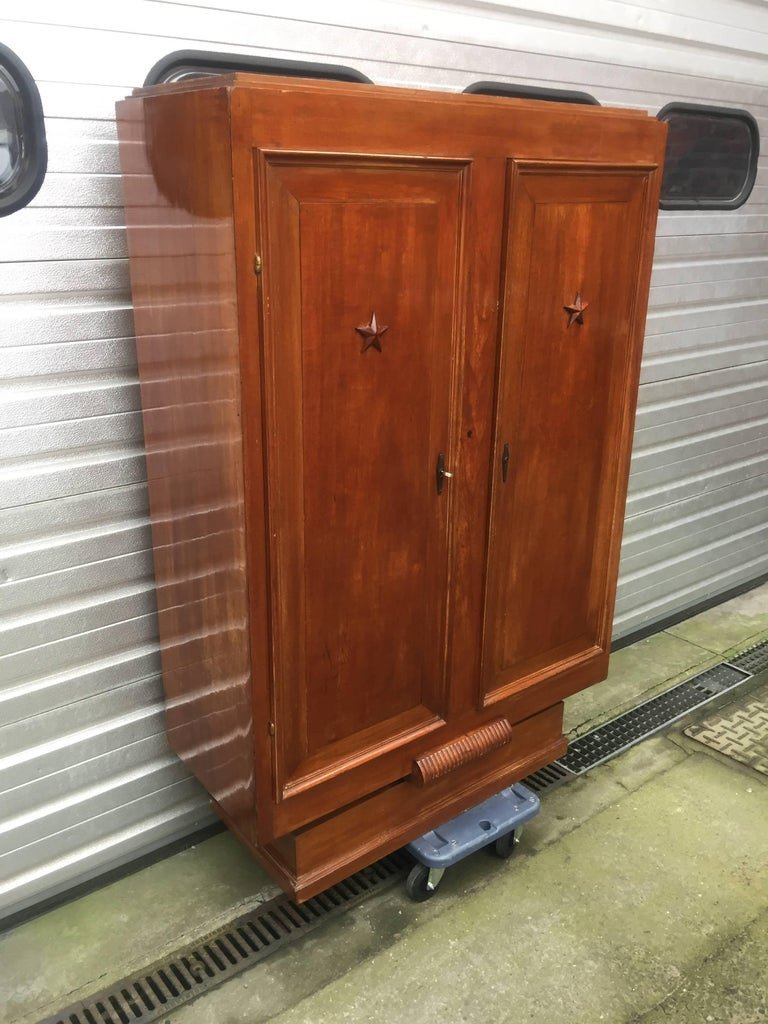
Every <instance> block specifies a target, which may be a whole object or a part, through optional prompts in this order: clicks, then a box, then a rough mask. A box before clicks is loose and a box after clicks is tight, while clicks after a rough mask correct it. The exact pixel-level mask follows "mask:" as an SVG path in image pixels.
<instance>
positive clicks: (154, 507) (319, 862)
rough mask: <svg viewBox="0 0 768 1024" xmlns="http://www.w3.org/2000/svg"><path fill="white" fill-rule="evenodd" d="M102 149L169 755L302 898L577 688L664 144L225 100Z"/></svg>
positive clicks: (482, 789) (583, 124) (554, 725)
mask: <svg viewBox="0 0 768 1024" xmlns="http://www.w3.org/2000/svg"><path fill="white" fill-rule="evenodd" d="M118 124H119V131H120V139H121V158H122V162H123V171H124V185H125V200H126V215H127V219H128V227H129V246H130V256H131V277H132V286H133V295H134V307H135V318H136V333H137V347H138V357H139V369H140V379H141V390H142V405H143V410H144V426H145V440H146V449H147V474H148V479H149V499H150V507H151V514H152V524H153V526H152V529H153V544H154V549H155V570H156V578H157V591H158V616H159V623H160V638H161V648H162V660H163V677H164V685H165V690H166V696H167V721H168V731H169V736H170V739H171V743H172V745H173V746H174V748H175V749H176V750H177V751H178V753H179V754H180V755H181V757H182V758H184V760H185V761H186V762H187V763H188V764H189V765H190V766H191V768H192V769H193V770H194V771H195V773H196V774H197V776H198V777H199V778H200V779H201V781H202V782H203V784H204V785H205V786H206V787H207V789H208V791H209V792H210V794H211V796H212V799H213V800H214V803H215V806H216V808H217V810H218V812H219V814H221V816H222V817H223V818H224V820H225V821H226V822H227V823H228V824H229V825H230V827H232V828H233V829H234V830H235V831H236V832H237V834H238V835H239V836H240V837H241V838H242V839H243V841H244V842H245V843H246V844H247V845H248V846H249V847H250V848H251V849H252V851H253V852H254V853H255V854H256V856H257V857H259V858H260V859H261V860H262V862H263V863H265V864H266V866H267V867H268V868H269V869H270V870H271V871H272V872H273V874H274V875H275V876H276V877H277V878H278V879H279V881H280V882H281V883H282V884H283V885H285V886H286V887H287V888H290V889H291V890H293V891H294V892H295V893H296V894H297V895H298V896H299V898H306V897H308V896H310V895H312V894H313V893H315V892H317V891H319V890H320V889H322V888H324V887H325V886H327V885H328V884H330V883H332V882H333V881H336V880H338V879H339V878H341V877H343V876H344V875H345V874H347V873H349V872H350V871H352V870H354V869H356V868H357V867H359V866H361V865H362V864H364V863H366V862H368V861H371V860H373V859H375V858H376V857H377V856H380V855H382V854H383V853H385V852H388V851H391V850H392V849H395V848H396V847H398V846H400V845H402V844H403V843H405V842H407V841H408V840H409V839H411V838H413V837H415V836H416V835H418V834H420V833H421V832H423V831H425V829H427V828H430V827H432V826H434V825H436V824H438V823H439V822H440V821H441V820H444V819H446V818H448V817H450V816H452V815H454V814H456V813H458V812H459V811H461V810H463V809H465V808H466V807H467V806H469V805H471V804H472V803H474V802H476V801H477V800H479V799H482V798H484V797H485V796H487V795H489V794H491V793H493V792H494V791H496V790H498V789H500V788H502V787H503V786H504V785H505V784H507V783H509V782H511V781H513V780H516V779H519V778H521V777H523V776H524V775H526V774H527V773H528V772H530V771H532V770H534V769H535V768H537V767H540V766H542V765H544V764H546V763H548V762H549V761H551V760H552V759H553V758H555V757H557V756H558V755H560V754H562V752H563V751H564V750H565V746H566V744H565V740H564V738H563V736H562V703H561V702H562V700H563V698H564V697H566V696H567V695H568V694H571V693H573V692H575V691H576V690H578V689H579V688H581V687H584V686H587V685H589V684H591V683H594V682H597V681H598V680H600V679H602V678H603V677H604V676H605V673H606V670H607V663H608V648H609V642H610V632H611V616H612V609H613V600H614V592H615V586H616V574H617V564H618V554H619V542H620V537H621V527H622V521H623V512H624V500H625V492H626V482H627V473H628V464H629V455H630V448H631V438H632V425H633V417H634V407H635V397H636V390H637V381H638V373H639V362H640V349H641V343H642V334H643V323H644V317H645V307H646V298H647V289H648V279H649V273H650V264H651V255H652V249H653V232H654V225H655V216H656V207H657V201H658V188H659V168H660V164H661V160H662V153H663V142H664V130H665V129H664V126H663V125H661V124H660V123H658V122H656V121H655V120H653V119H651V118H649V117H646V116H645V115H644V114H640V113H637V112H628V111H612V110H607V109H596V108H592V107H585V108H578V107H573V106H565V105H560V104H544V103H532V102H527V101H526V102H524V101H510V100H501V99H494V98H488V97H480V96H462V95H448V94H440V93H431V92H417V91H412V90H400V89H384V88H376V87H368V86H349V85H340V84H331V83H317V82H307V81H299V80H294V81H291V80H285V79H269V78H258V77H249V76H240V75H235V76H231V77H227V78H217V79H209V80H199V81H197V82H195V81H193V82H189V83H186V84H183V85H177V86H167V87H158V88H156V89H149V90H143V91H138V92H137V93H136V94H135V95H134V96H133V97H132V98H130V99H128V100H126V101H124V102H123V103H121V104H119V105H118Z"/></svg>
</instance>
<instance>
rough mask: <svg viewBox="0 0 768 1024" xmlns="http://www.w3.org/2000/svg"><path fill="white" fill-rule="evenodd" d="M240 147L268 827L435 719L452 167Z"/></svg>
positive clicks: (381, 771) (452, 336) (359, 777)
mask: <svg viewBox="0 0 768 1024" xmlns="http://www.w3.org/2000/svg"><path fill="white" fill-rule="evenodd" d="M254 160H255V162H256V167H255V171H256V181H257V193H258V195H257V204H258V212H259V235H260V238H259V250H260V255H261V257H262V268H263V269H262V273H261V276H260V281H261V309H262V339H261V345H262V349H261V359H262V373H263V380H264V429H265V449H266V462H267V470H266V477H267V507H268V530H269V547H270V573H271V580H270V584H271V586H270V589H271V598H270V600H271V606H270V612H271V626H272V666H271V673H272V712H273V716H274V722H275V735H274V740H273V744H274V746H273V764H274V799H275V801H276V803H277V804H278V805H282V809H283V814H282V822H283V827H284V828H285V827H286V826H288V825H291V826H292V827H293V826H294V825H295V824H297V823H300V822H301V821H302V820H307V818H308V816H310V815H311V813H312V812H311V808H315V809H317V808H333V807H338V806H342V805H343V804H346V803H349V802H351V801H352V800H355V799H358V798H359V797H361V796H363V795H365V794H366V793H368V792H371V791H373V790H374V789H378V788H380V787H381V786H383V785H386V784H388V783H389V782H391V781H394V779H396V778H398V777H401V776H402V774H403V772H404V769H405V770H407V769H406V765H408V766H410V763H411V760H412V758H413V756H414V755H417V754H418V753H419V752H420V751H421V750H422V749H426V748H427V747H432V746H434V745H435V744H436V743H439V742H440V739H439V734H440V731H441V729H442V728H443V726H444V725H445V721H446V717H447V716H446V707H447V701H448V685H449V684H448V680H447V678H446V620H447V615H448V607H447V594H448V579H449V546H450V545H449V524H450V520H451V515H450V507H451V501H452V488H451V481H450V478H446V479H445V483H444V486H442V488H441V491H442V493H439V490H440V488H438V486H437V483H438V481H437V475H436V471H437V466H438V459H439V457H440V456H441V455H442V458H443V460H444V464H445V468H446V469H447V470H448V472H449V473H450V469H451V465H452V458H453V452H454V450H455V446H456V437H455V435H456V424H455V419H456V415H457V412H456V410H457V409H458V400H457V390H458V383H457V375H458V370H457V368H458V366H459V363H460V357H461V351H460V350H461V320H462V314H461V305H462V302H461V295H460V289H459V284H458V282H459V267H460V261H461V250H462V244H463V241H462V240H463V226H462V225H463V221H464V205H465V196H466V178H467V170H468V168H467V163H466V161H461V160H435V159H424V158H413V157H396V156H381V157H378V156H365V155H355V154H350V153H344V154H328V153H306V152H304V153H285V152H269V151H264V150H257V151H255V153H254ZM399 752H402V754H403V757H402V758H401V757H399V756H398V753H399ZM406 755H407V756H406ZM292 809H295V813H293V810H292Z"/></svg>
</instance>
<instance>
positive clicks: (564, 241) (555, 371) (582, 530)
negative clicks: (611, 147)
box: [481, 161, 653, 705]
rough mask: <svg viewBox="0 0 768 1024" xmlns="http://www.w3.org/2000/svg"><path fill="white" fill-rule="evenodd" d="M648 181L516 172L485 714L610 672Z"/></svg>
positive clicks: (633, 171)
mask: <svg viewBox="0 0 768 1024" xmlns="http://www.w3.org/2000/svg"><path fill="white" fill-rule="evenodd" d="M651 173H652V168H644V167H620V166H602V165H601V166H596V165H590V164H581V165H574V164H554V163H552V164H542V163H537V164H532V163H518V162H513V161H510V164H509V182H508V197H509V202H508V219H507V225H506V230H507V238H506V247H505V263H504V270H503V277H502V302H503V318H502V328H501V336H500V343H499V362H498V371H497V373H498V377H497V397H496V411H495V439H494V449H493V462H492V499H491V509H490V526H489V547H488V565H487V572H486V596H485V601H486V604H485V628H484V639H483V671H482V688H483V693H482V697H481V704H483V703H484V704H486V705H487V704H491V703H494V702H495V701H498V700H503V699H504V698H506V697H509V696H510V695H512V694H514V693H516V692H518V691H521V690H523V689H525V688H528V687H531V686H537V685H546V684H547V682H549V681H552V680H553V679H554V678H556V677H563V676H566V675H568V674H570V675H571V676H572V677H574V678H577V680H578V685H577V686H573V689H576V688H578V686H580V685H588V684H590V683H592V682H596V681H597V679H598V678H601V676H602V674H603V670H604V666H605V653H606V651H607V648H608V645H609V642H610V631H611V619H612V612H613V602H614V596H615V585H616V573H617V564H618V546H619V543H620V539H621V528H622V523H623V515H624V503H625V496H626V480H627V473H628V461H629V455H630V447H631V431H632V425H633V420H634V410H635V396H636V390H637V378H638V373H639V357H640V348H641V344H642V328H643V320H644V313H645V304H644V303H645V290H646V284H647V275H648V267H647V263H648V258H649V254H650V253H649V247H648V246H647V245H646V235H647V231H648V230H652V221H653V218H652V217H651V213H650V209H649V205H648V195H649V193H648V189H649V183H650V175H651ZM590 665H592V666H594V668H595V670H596V671H595V672H594V673H592V675H590ZM553 696H554V691H553ZM555 699H557V698H555Z"/></svg>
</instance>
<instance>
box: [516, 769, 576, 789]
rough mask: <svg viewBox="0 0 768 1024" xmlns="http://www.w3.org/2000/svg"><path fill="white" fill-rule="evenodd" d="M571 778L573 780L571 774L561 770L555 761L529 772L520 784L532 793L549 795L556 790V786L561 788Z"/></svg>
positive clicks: (566, 770)
mask: <svg viewBox="0 0 768 1024" xmlns="http://www.w3.org/2000/svg"><path fill="white" fill-rule="evenodd" d="M571 778H573V772H570V771H568V769H567V768H563V766H562V765H560V764H558V763H557V761H553V762H552V763H551V764H546V765H544V767H543V768H539V770H538V771H536V772H531V774H530V775H527V776H526V777H525V778H524V779H523V780H522V783H523V785H524V786H527V787H528V789H532V790H533V792H534V793H537V794H538V795H541V794H542V793H549V792H551V791H552V790H553V789H557V787H558V786H562V784H563V783H564V782H567V781H568V779H571Z"/></svg>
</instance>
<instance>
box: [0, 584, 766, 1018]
mask: <svg viewBox="0 0 768 1024" xmlns="http://www.w3.org/2000/svg"><path fill="white" fill-rule="evenodd" d="M765 638H768V586H764V587H761V588H759V589H757V590H754V591H752V592H751V593H749V594H746V595H743V596H742V597H739V598H736V599H735V600H733V601H731V602H728V603H727V604H725V605H721V606H719V607H718V608H716V609H712V610H710V611H708V612H705V613H703V614H702V615H700V616H696V617H695V618H693V619H689V620H688V621H687V622H685V623H683V624H681V625H679V626H676V627H674V628H673V629H670V630H667V631H665V632H664V633H660V634H657V635H656V636H654V637H651V638H649V639H648V640H645V641H641V642H640V643H639V644H636V645H634V646H633V647H631V648H627V649H625V650H623V651H620V652H618V653H617V654H616V655H615V656H614V658H613V660H612V668H611V675H610V677H609V680H607V681H606V682H605V683H601V684H599V685H598V686H596V687H593V688H591V690H588V691H585V692H584V693H583V694H580V695H578V696H577V697H575V698H572V699H571V700H570V701H569V702H568V705H567V721H568V728H569V730H570V731H571V732H572V734H574V735H576V734H580V733H582V732H584V731H586V730H587V729H588V728H592V727H593V726H594V724H596V723H597V722H600V721H603V720H605V719H607V718H611V717H613V716H614V715H615V714H617V713H619V712H620V711H622V710H625V709H626V708H627V707H631V706H632V705H634V704H636V703H637V702H638V700H639V699H641V698H643V697H645V696H647V695H650V694H652V693H654V692H657V691H660V690H662V689H665V688H667V687H668V686H669V685H671V684H672V683H674V682H676V681H677V680H678V679H681V678H685V677H686V676H690V675H694V674H696V673H697V672H699V671H702V670H703V669H704V668H706V667H707V666H708V665H710V664H713V663H717V662H719V661H721V660H722V659H723V657H724V656H727V655H728V654H730V653H732V652H734V651H739V650H743V649H745V648H746V647H749V646H751V645H752V644H754V643H757V642H759V641H760V640H763V639H765ZM273 892H274V889H273V887H272V886H271V884H270V883H269V881H268V880H267V879H266V878H265V876H264V875H263V873H262V872H261V871H260V869H259V868H258V867H257V866H256V865H255V864H253V862H252V861H251V860H250V858H248V856H247V855H246V854H245V853H244V851H242V850H241V848H240V847H239V846H238V844H237V843H236V842H235V841H234V840H233V839H232V838H231V837H230V836H229V835H220V836H217V837H215V838H213V839H210V840H208V841H207V842H205V843H202V844H201V845H200V846H198V847H197V848H194V849H190V850H186V851H184V852H183V853H179V854H177V855H176V856H174V857H171V858H168V859H166V860H164V861H162V862H160V863H158V864H155V865H153V866H152V867H149V868H147V869H145V870H143V871H141V872H137V873H136V874H134V875H132V876H129V877H127V878H124V879H122V880H120V881H118V882H115V883H114V884H112V885H110V886H107V887H105V888H103V889H101V890H99V891H98V892H95V893H92V894H90V895H89V896H86V897H83V898H82V899H80V900H78V901H76V902H73V903H70V904H68V905H65V906H63V907H60V908H59V909H57V910H54V911H52V912H50V913H48V914H46V915H44V916H42V917H40V918H37V919H35V920H32V921H29V922H28V923H26V924H24V925H22V926H20V927H19V928H17V929H15V930H14V931H13V932H10V933H8V934H6V935H5V936H3V937H1V938H0V995H1V996H2V999H1V1000H0V1004H1V1005H0V1024H10V1022H14V1024H33V1022H37V1021H39V1020H40V1018H42V1017H44V1016H46V1015H48V1014H51V1013H53V1012H55V1011H56V1010H58V1009H59V1008H61V1007H63V1006H64V1005H66V1004H68V1003H70V1002H72V1001H73V1000H75V999H77V998H82V997H83V996H85V995H87V994H88V993H89V992H93V991H95V990H96V989H98V988H101V987H102V986H104V985H106V984H108V983H110V982H111V981H113V980H115V979H118V978H120V977H123V976H125V975H126V974H129V973H131V972H132V971H133V970H136V969H138V968H140V967H142V966H143V965H145V964H147V963H149V962H151V961H152V960H155V959H157V958H158V957H159V956H161V955H163V954H164V953H165V952H168V951H170V950H172V949H174V948H176V947H177V946H178V945H180V944H182V943H183V942H186V941H191V940H193V939H194V938H195V937H197V936H199V935H201V934H203V933H205V932H207V931H209V930H211V929H212V928H214V927H216V926H217V925H218V924H219V923H224V922H225V921H226V920H228V919H229V918H231V917H233V916H235V914H236V913H237V912H242V910H244V909H246V908H248V907H249V906H251V905H253V903H254V902H257V901H260V900H263V899H267V898H269V896H271V895H272V894H273ZM267 1020H271V1021H275V1022H278V1024H337V1022H347V1021H350V1022H355V1024H357V1022H365V1021H370V1022H379V1021H381V1022H382V1024H383V1022H385V1021H386V1022H387V1024H401V1022H402V1024H406V1022H407V1024H421V1022H424V1024H432V1022H438V1021H440V1022H442V1021H451V1022H464V1021H466V1022H472V1024H476V1022H477V1024H479V1022H481V1021H483V1022H484V1021H486V1020H494V1021H500V1022H507V1021H509V1022H510V1024H511V1022H512V1021H528V1022H534V1024H538V1022H541V1024H560V1022H563V1024H564V1022H566V1021H567V1022H568V1024H597V1022H600V1021H605V1022H606V1024H630V1022H642V1024H661V1022H670V1021H673V1022H676V1024H694V1022H695V1024H703V1022H707V1021H713V1022H717V1024H721V1022H722V1024H726V1022H727V1024H758V1022H768V778H766V777H765V776H761V775H759V774H758V773H756V772H753V771H751V770H749V769H747V768H744V767H742V766H739V765H738V764H737V763H736V762H734V761H731V760H729V759H726V758H723V757H721V756H719V755H717V754H715V753H714V752H712V751H709V749H708V748H705V747H702V746H700V745H699V744H697V743H695V741H693V740H689V739H687V738H686V737H684V736H683V735H682V734H681V731H680V729H673V730H671V731H669V732H667V733H666V734H664V735H663V736H661V737H656V738H654V739H651V740H648V741H646V742H645V743H643V744H641V745H640V746H638V747H635V748H634V749H632V750H630V751H628V752H627V753H626V754H624V755H622V756H621V757H618V758H616V759H614V760H613V761H611V762H609V763H608V764H606V765H603V766H601V767H600V768H597V769H594V770H593V771H592V772H590V773H589V774H588V775H587V776H586V777H584V778H582V779H578V780H575V781H572V782H570V783H568V785H567V786H564V787H563V788H561V789H559V790H557V791H555V792H553V793H550V794H548V795H546V796H545V798H544V801H543V809H542V813H541V814H540V816H539V817H538V818H537V819H536V820H535V821H534V822H532V823H531V824H530V825H529V826H527V828H526V831H525V833H524V835H523V840H522V843H521V845H520V847H519V851H518V853H517V854H516V856H515V857H514V858H512V860H510V861H508V862H500V861H497V860H494V859H493V858H491V857H488V856H487V855H485V854H482V853H481V854H477V855H475V856H474V857H471V858H469V859H468V860H467V861H465V862H464V863H463V864H462V865H460V866H458V867H456V868H454V869H452V870H451V871H450V872H449V873H448V874H447V875H446V877H445V879H444V881H443V885H442V886H441V889H440V892H439V894H438V895H437V896H436V897H435V899H434V900H432V901H431V902H430V903H426V904H413V903H411V902H410V901H409V900H408V899H407V898H406V897H405V896H404V894H403V892H402V890H401V889H400V888H399V887H397V888H395V889H393V890H390V891H388V892H387V893H384V894H382V895H381V896H379V897H377V898H375V899H372V900H369V901H368V902H366V903H364V904H362V905H361V906H360V907H358V908H356V909H355V910H353V911H351V912H349V913H347V914H346V915H343V916H342V917H340V918H338V919H336V920H334V921H332V922H329V924H328V925H326V926H324V927H323V928H322V929H320V930H318V931H316V932H314V933H312V934H311V935H309V936H308V937H307V938H306V939H304V940H302V941H301V942H299V943H296V944H294V945H293V946H289V947H287V948H286V949H285V950H283V951H282V952H279V953H277V954H275V955H274V956H273V957H271V958H270V959H269V960H267V961H265V962H264V963H263V964H261V965H257V966H256V967H254V968H253V969H252V970H250V971H248V972H245V973H244V974H241V975H239V976H238V977H237V978H235V979H233V980H232V981H231V982H228V983H227V984H225V985H223V986H221V987H220V988H218V989H216V990H213V991H212V992H210V993H208V994H207V995H206V996H203V997H201V998H200V999H198V1000H197V1001H196V1002H193V1003H190V1004H188V1005H187V1006H184V1007H182V1008H181V1009H180V1010H177V1011H173V1012H172V1013H171V1014H169V1016H168V1018H167V1022H172V1024H235V1022H239V1021H248V1022H249V1024H256V1022H259V1021H267Z"/></svg>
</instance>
